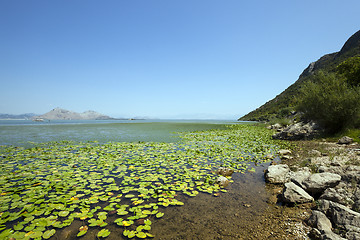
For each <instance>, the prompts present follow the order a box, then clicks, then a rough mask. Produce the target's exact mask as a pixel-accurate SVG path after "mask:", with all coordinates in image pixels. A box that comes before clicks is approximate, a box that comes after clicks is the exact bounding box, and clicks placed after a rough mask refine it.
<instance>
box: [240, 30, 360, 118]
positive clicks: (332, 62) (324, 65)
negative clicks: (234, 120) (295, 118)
mask: <svg viewBox="0 0 360 240" xmlns="http://www.w3.org/2000/svg"><path fill="white" fill-rule="evenodd" d="M354 56H360V31H358V32H356V33H355V34H354V35H352V36H351V37H350V38H349V39H348V40H347V41H346V43H345V44H344V46H343V47H342V48H341V50H340V51H339V52H335V53H331V54H327V55H325V56H323V57H321V58H320V59H319V60H318V61H316V62H313V63H310V65H309V66H308V67H307V68H306V69H305V70H304V71H303V72H302V74H301V75H300V77H299V79H298V80H297V81H296V82H295V83H294V84H292V85H291V86H289V87H288V88H287V89H286V90H285V91H283V92H282V93H280V94H279V95H278V96H276V97H275V98H274V99H272V100H270V101H268V102H267V103H265V104H264V105H262V106H261V107H259V108H257V109H256V110H254V111H252V112H250V113H248V114H246V115H245V116H243V117H241V118H239V119H238V120H242V121H269V120H271V119H273V118H283V117H286V116H288V115H290V113H291V112H292V111H293V110H294V108H295V106H296V104H297V101H298V100H299V99H300V98H301V96H300V91H299V90H300V88H301V87H302V86H303V85H304V83H305V82H307V81H309V80H313V79H314V74H315V73H316V72H318V71H319V70H322V71H325V72H335V70H336V67H337V66H338V65H339V64H340V63H342V62H343V61H345V60H346V59H348V58H350V57H354Z"/></svg>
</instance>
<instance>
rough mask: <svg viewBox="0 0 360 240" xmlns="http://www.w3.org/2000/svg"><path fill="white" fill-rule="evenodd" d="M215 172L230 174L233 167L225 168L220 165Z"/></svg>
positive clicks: (225, 175)
mask: <svg viewBox="0 0 360 240" xmlns="http://www.w3.org/2000/svg"><path fill="white" fill-rule="evenodd" d="M216 173H217V174H219V175H221V176H224V177H227V176H231V175H232V174H233V173H234V169H230V168H225V167H220V168H219V169H218V170H217V171H216Z"/></svg>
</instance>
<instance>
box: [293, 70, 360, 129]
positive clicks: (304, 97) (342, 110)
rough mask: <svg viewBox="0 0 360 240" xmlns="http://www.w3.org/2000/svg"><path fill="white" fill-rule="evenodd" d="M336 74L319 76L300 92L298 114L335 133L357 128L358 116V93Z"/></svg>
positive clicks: (356, 88)
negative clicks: (299, 112) (348, 128)
mask: <svg viewBox="0 0 360 240" xmlns="http://www.w3.org/2000/svg"><path fill="white" fill-rule="evenodd" d="M359 89H360V88H359V87H357V86H350V85H348V84H347V83H346V81H345V79H344V78H343V77H341V76H339V75H336V74H335V73H324V72H318V73H317V74H316V75H315V76H314V78H313V81H309V82H307V83H306V84H305V85H304V86H303V87H302V89H301V98H300V99H299V104H298V106H297V109H298V111H301V112H303V113H304V117H305V118H306V119H308V120H314V121H315V122H317V123H319V124H320V125H321V126H322V127H324V128H325V130H327V131H328V132H331V133H334V132H337V131H340V130H342V129H344V128H345V127H352V126H355V125H356V122H357V119H358V117H359V116H360V114H359V113H360V91H359Z"/></svg>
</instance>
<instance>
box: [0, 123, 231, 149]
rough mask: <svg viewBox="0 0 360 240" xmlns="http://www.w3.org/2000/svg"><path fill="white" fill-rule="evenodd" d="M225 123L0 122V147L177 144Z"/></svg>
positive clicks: (221, 127) (223, 125)
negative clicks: (65, 143)
mask: <svg viewBox="0 0 360 240" xmlns="http://www.w3.org/2000/svg"><path fill="white" fill-rule="evenodd" d="M235 123H236V122H235V121H230V120H229V121H225V120H221V121H219V120H86V121H84V120H57V121H54V120H53V121H49V122H47V121H44V122H34V121H31V120H0V145H14V146H28V145H29V142H35V143H43V142H49V141H61V140H71V141H76V142H87V141H98V142H100V143H106V142H139V141H143V142H149V141H150V142H176V141H179V138H178V137H177V136H178V135H177V134H176V132H187V131H197V130H209V129H223V128H225V125H226V124H235Z"/></svg>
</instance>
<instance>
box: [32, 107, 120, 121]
mask: <svg viewBox="0 0 360 240" xmlns="http://www.w3.org/2000/svg"><path fill="white" fill-rule="evenodd" d="M36 119H47V120H110V119H113V118H111V117H109V116H106V115H103V114H101V113H98V112H95V111H86V112H83V113H77V112H73V111H69V110H66V109H62V108H54V109H53V110H51V111H50V112H47V113H45V114H43V115H40V116H37V117H36Z"/></svg>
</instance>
